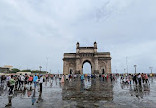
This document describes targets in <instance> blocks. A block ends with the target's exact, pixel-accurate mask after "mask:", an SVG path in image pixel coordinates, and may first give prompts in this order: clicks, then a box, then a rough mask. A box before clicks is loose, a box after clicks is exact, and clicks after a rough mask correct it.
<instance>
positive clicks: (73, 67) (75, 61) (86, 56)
mask: <svg viewBox="0 0 156 108" xmlns="http://www.w3.org/2000/svg"><path fill="white" fill-rule="evenodd" d="M86 62H88V63H89V64H90V65H91V74H105V73H111V56H110V52H97V43H96V42H94V46H92V47H80V44H79V42H77V44H76V53H64V58H63V74H64V75H66V74H83V64H84V63H86Z"/></svg>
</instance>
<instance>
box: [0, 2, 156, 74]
mask: <svg viewBox="0 0 156 108" xmlns="http://www.w3.org/2000/svg"><path fill="white" fill-rule="evenodd" d="M155 4H156V0H0V66H3V65H13V66H14V67H16V68H20V69H34V70H36V69H39V66H40V65H41V66H42V67H43V70H46V67H47V70H48V71H50V70H51V72H52V73H57V72H58V71H59V72H60V73H61V72H62V70H63V61H62V58H63V53H65V52H67V53H68V52H75V51H76V42H77V41H79V42H80V46H93V43H94V41H96V42H97V43H98V51H100V52H111V57H112V72H116V70H117V72H121V73H122V72H124V68H127V67H126V57H127V61H128V62H127V64H128V72H134V67H133V65H134V64H136V65H137V72H149V71H150V70H149V67H150V66H152V67H153V71H156V64H155V63H156V12H155V10H156V6H155Z"/></svg>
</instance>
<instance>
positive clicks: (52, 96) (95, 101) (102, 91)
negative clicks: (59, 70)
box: [0, 78, 156, 108]
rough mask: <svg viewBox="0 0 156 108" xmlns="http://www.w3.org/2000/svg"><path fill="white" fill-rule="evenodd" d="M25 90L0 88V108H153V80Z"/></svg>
mask: <svg viewBox="0 0 156 108" xmlns="http://www.w3.org/2000/svg"><path fill="white" fill-rule="evenodd" d="M26 88H27V89H26V90H23V91H15V92H14V95H13V96H8V91H6V89H7V88H6V86H4V85H0V108H3V107H5V106H6V105H9V104H11V108H62V107H63V108H69V107H71V108H77V107H79V108H83V107H86V108H95V107H100V108H155V104H156V80H155V79H154V80H153V82H150V85H148V84H143V86H141V87H140V86H135V85H133V84H132V85H131V86H130V85H125V84H121V83H120V80H119V79H118V80H117V81H114V82H110V81H103V80H101V79H99V78H96V79H92V80H89V81H88V80H87V79H86V80H84V82H81V81H80V80H79V79H75V80H74V79H73V80H72V81H65V83H60V82H59V79H55V80H53V81H52V83H49V82H48V83H44V84H43V92H42V93H40V92H38V90H39V88H36V90H35V91H34V90H33V88H31V87H30V86H26Z"/></svg>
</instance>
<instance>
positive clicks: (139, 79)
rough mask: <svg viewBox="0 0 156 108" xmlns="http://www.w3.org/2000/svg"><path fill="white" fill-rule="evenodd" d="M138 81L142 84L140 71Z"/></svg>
mask: <svg viewBox="0 0 156 108" xmlns="http://www.w3.org/2000/svg"><path fill="white" fill-rule="evenodd" d="M138 82H139V85H140V86H141V74H140V73H139V74H138Z"/></svg>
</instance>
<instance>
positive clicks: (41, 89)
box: [39, 75, 43, 93]
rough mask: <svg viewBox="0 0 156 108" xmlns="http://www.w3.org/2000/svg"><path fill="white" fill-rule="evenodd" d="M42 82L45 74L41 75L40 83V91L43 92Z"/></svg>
mask: <svg viewBox="0 0 156 108" xmlns="http://www.w3.org/2000/svg"><path fill="white" fill-rule="evenodd" d="M42 83H43V76H42V75H41V76H40V80H39V84H40V92H41V93H42Z"/></svg>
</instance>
